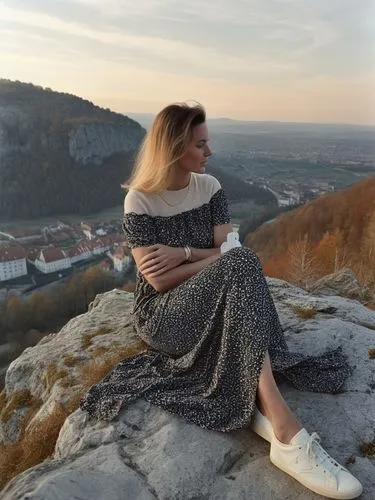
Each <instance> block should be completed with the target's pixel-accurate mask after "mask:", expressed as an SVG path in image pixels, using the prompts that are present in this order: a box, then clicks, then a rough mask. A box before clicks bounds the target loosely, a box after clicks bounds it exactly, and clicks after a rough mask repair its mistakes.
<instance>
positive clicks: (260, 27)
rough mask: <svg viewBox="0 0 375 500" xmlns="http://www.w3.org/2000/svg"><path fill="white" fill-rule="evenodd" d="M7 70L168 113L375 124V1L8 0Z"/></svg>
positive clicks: (116, 104)
mask: <svg viewBox="0 0 375 500" xmlns="http://www.w3.org/2000/svg"><path fill="white" fill-rule="evenodd" d="M0 77H2V78H9V79H11V80H21V81H25V82H32V83H34V84H36V85H41V86H43V87H50V88H52V89H53V90H57V91H61V92H69V93H72V94H75V95H78V96H80V97H84V98H86V99H89V100H91V101H93V102H94V103H95V104H98V105H100V106H103V107H106V108H107V107H108V108H111V109H113V110H114V111H118V112H122V113H126V112H129V113H130V112H132V113H134V112H140V113H145V112H149V113H157V112H158V111H159V110H160V109H161V108H162V107H164V106H165V105H167V104H170V103H171V102H180V101H186V100H195V101H199V102H201V103H202V104H203V105H204V106H205V108H206V110H207V114H208V117H209V118H217V117H230V118H234V119H242V120H279V121H297V122H301V121H302V122H321V123H353V124H363V125H370V124H371V125H374V124H375V1H374V0H131V1H130V0H0Z"/></svg>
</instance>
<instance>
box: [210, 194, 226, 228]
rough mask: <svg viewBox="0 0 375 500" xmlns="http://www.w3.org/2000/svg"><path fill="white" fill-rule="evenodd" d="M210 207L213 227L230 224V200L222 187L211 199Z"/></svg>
mask: <svg viewBox="0 0 375 500" xmlns="http://www.w3.org/2000/svg"><path fill="white" fill-rule="evenodd" d="M210 206H211V221H212V224H213V225H217V224H228V223H230V214H229V207H228V200H227V196H226V194H225V191H224V189H223V188H222V187H220V188H219V189H218V190H217V191H216V193H215V194H214V195H213V196H212V197H211V200H210Z"/></svg>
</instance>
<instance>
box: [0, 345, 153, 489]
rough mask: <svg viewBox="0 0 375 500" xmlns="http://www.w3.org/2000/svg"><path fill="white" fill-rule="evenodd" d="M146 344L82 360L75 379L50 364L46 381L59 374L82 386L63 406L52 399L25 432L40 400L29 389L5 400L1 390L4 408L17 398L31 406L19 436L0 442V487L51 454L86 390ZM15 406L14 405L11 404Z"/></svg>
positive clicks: (55, 377)
mask: <svg viewBox="0 0 375 500" xmlns="http://www.w3.org/2000/svg"><path fill="white" fill-rule="evenodd" d="M146 348H147V345H146V344H145V343H143V342H141V343H140V344H139V345H138V346H134V347H128V348H122V349H119V350H118V351H117V352H116V353H114V354H111V355H109V356H108V357H106V358H104V359H102V360H100V361H98V360H92V361H90V362H88V363H86V364H81V365H79V366H78V375H77V378H76V379H73V378H72V377H71V376H66V375H67V373H66V372H65V371H64V370H57V369H56V366H55V365H50V366H49V367H48V368H47V371H48V372H49V376H46V375H45V378H46V380H48V382H49V384H51V381H54V383H55V382H56V381H57V380H59V379H61V378H62V376H65V379H64V380H63V381H62V382H61V383H62V384H63V385H64V386H68V387H69V386H72V385H74V384H77V382H78V383H79V384H80V385H81V388H80V390H79V391H78V392H76V393H75V394H74V396H73V397H72V398H71V399H70V401H69V402H68V403H67V404H66V405H65V407H63V406H62V405H61V404H60V403H55V408H54V410H53V412H52V413H51V414H50V415H49V416H48V417H47V418H46V419H44V420H42V421H39V422H37V423H36V424H35V425H33V427H32V428H31V429H30V430H28V431H27V433H25V429H26V427H27V425H28V423H29V422H30V421H31V419H32V418H33V417H34V416H35V414H36V413H37V411H38V410H39V408H40V407H41V405H42V403H43V402H42V401H41V400H40V399H36V398H34V397H33V396H32V395H30V393H29V391H27V392H23V394H22V395H21V394H18V395H16V396H15V397H14V398H13V399H12V397H11V398H9V401H7V398H6V396H5V393H4V392H3V393H1V394H0V402H1V401H2V405H3V406H4V409H7V408H8V406H9V404H10V401H11V400H12V401H13V403H12V404H13V405H15V404H16V402H18V403H17V404H21V402H22V405H23V404H27V405H28V406H29V408H30V410H29V411H28V413H27V414H26V415H25V416H24V418H23V420H22V422H21V424H20V429H21V434H20V438H19V439H18V440H17V441H16V442H14V443H11V444H8V445H0V489H1V488H3V487H4V486H5V485H6V484H7V483H8V482H9V481H10V480H11V479H12V478H13V477H15V476H17V475H18V474H20V473H21V472H23V471H25V470H26V469H29V468H30V467H33V466H35V465H37V464H39V463H41V462H43V460H46V459H47V458H49V457H51V456H52V455H53V453H54V449H55V445H56V441H57V438H58V436H59V432H60V429H61V427H62V425H63V424H64V422H65V420H66V418H67V417H68V416H69V415H70V414H71V413H73V412H74V411H75V410H76V409H77V408H78V407H79V402H80V400H81V398H82V396H83V395H84V394H85V393H86V391H87V390H88V389H89V388H90V387H91V386H92V385H94V384H96V383H97V382H99V381H100V380H101V379H102V378H103V377H105V376H106V375H107V374H108V373H109V372H110V371H111V370H112V369H113V368H114V367H115V366H116V365H117V364H118V363H119V361H121V360H122V359H124V358H127V357H131V356H134V355H135V354H138V353H139V352H141V351H143V350H145V349H146ZM47 371H46V373H47ZM20 392H21V391H20ZM13 396H14V395H13ZM16 407H17V406H14V408H16Z"/></svg>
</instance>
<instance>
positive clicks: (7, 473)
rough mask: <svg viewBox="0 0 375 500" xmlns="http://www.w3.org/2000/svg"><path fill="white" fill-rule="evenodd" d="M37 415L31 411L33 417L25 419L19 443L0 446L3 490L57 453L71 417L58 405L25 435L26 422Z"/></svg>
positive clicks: (0, 484) (0, 481) (0, 475)
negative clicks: (62, 431) (9, 483)
mask: <svg viewBox="0 0 375 500" xmlns="http://www.w3.org/2000/svg"><path fill="white" fill-rule="evenodd" d="M36 411H37V410H35V409H31V411H30V412H29V413H30V415H26V416H25V417H26V418H25V419H24V421H23V422H22V428H23V432H22V434H21V437H20V439H18V441H16V442H14V443H11V444H8V445H1V446H0V488H2V487H4V486H5V485H6V484H7V483H8V482H9V481H10V480H11V479H12V478H13V477H15V476H17V475H18V474H20V473H21V472H23V471H25V470H26V469H29V468H30V467H33V466H35V465H37V464H39V463H41V462H42V461H43V460H45V459H46V458H48V457H50V456H51V455H52V454H53V452H54V449H55V444H56V441H57V438H58V435H59V432H60V429H61V427H62V425H63V423H64V422H65V419H66V417H67V416H68V413H67V411H66V410H65V409H64V408H63V407H62V406H61V405H60V404H58V403H56V404H55V408H54V410H53V411H52V413H51V414H50V415H49V416H48V417H47V418H46V419H44V420H41V421H40V422H38V424H37V425H35V426H34V427H33V428H32V429H31V430H30V431H28V432H27V433H26V434H25V432H24V429H25V428H26V426H27V423H26V421H27V422H28V421H29V420H30V419H31V417H32V416H33V415H35V413H36Z"/></svg>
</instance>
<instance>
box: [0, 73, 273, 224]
mask: <svg viewBox="0 0 375 500" xmlns="http://www.w3.org/2000/svg"><path fill="white" fill-rule="evenodd" d="M145 133H146V131H145V130H144V128H143V127H142V126H141V125H140V124H139V123H138V122H137V121H136V120H134V119H132V118H129V117H127V116H124V115H122V114H120V113H114V112H113V111H111V110H110V109H103V108H101V107H99V106H96V105H95V104H93V103H92V102H90V101H88V100H86V99H82V98H80V97H77V96H74V95H71V94H67V93H62V92H55V91H53V90H51V89H49V88H43V87H40V86H35V85H33V84H31V83H23V82H19V81H16V82H14V81H10V80H5V79H0V221H5V220H14V219H28V218H30V219H31V218H37V217H40V216H54V215H62V214H67V213H77V214H89V213H95V212H98V211H100V210H102V209H105V208H108V207H113V206H118V205H121V204H122V202H123V198H124V192H123V190H122V189H121V184H122V183H123V182H124V180H126V179H127V178H128V177H129V175H130V172H131V169H132V166H133V159H134V154H135V152H136V151H137V149H138V147H139V145H140V143H141V141H142V139H143V137H144V135H145ZM210 173H212V174H213V175H215V176H216V174H217V177H218V178H219V180H220V181H221V182H222V184H223V187H224V188H225V190H226V191H227V194H228V197H229V199H231V200H248V199H251V200H253V201H255V202H256V203H259V204H263V205H267V204H271V205H272V204H275V203H276V200H275V198H274V197H273V195H272V194H271V193H269V192H268V191H266V190H264V189H261V188H258V187H253V186H250V185H248V184H246V183H244V182H242V181H241V180H239V179H237V178H235V177H233V176H231V175H229V174H227V173H226V172H224V171H221V170H220V169H215V167H214V166H213V167H212V168H210Z"/></svg>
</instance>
